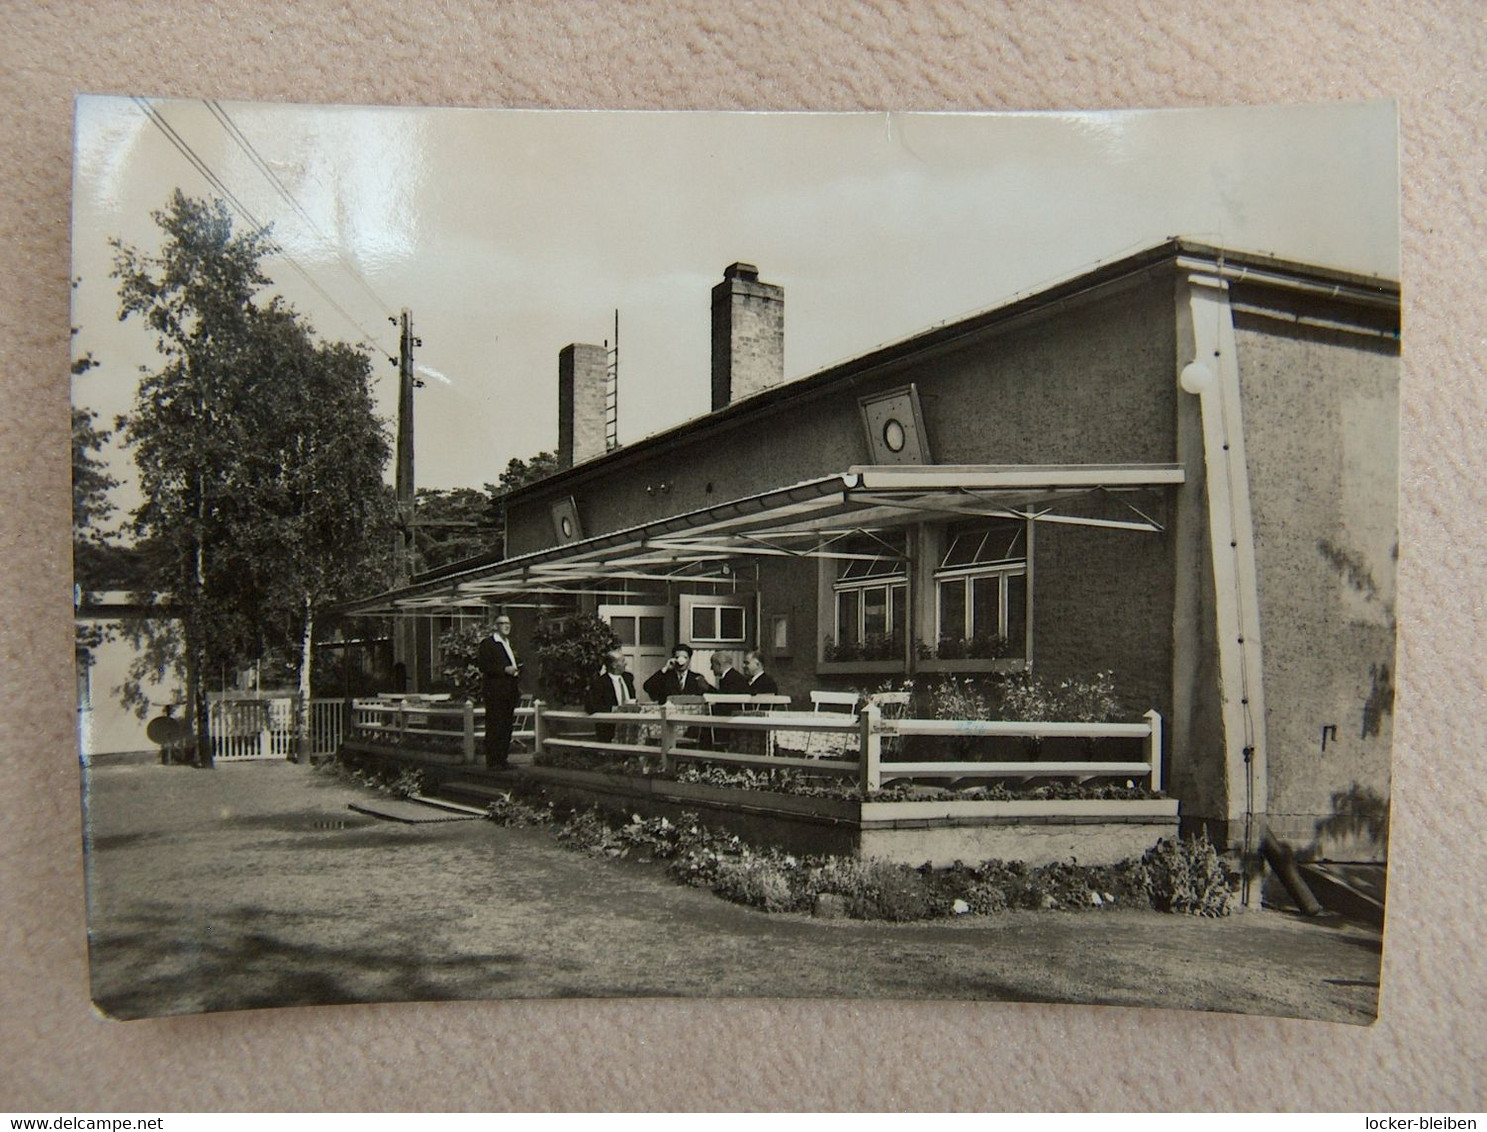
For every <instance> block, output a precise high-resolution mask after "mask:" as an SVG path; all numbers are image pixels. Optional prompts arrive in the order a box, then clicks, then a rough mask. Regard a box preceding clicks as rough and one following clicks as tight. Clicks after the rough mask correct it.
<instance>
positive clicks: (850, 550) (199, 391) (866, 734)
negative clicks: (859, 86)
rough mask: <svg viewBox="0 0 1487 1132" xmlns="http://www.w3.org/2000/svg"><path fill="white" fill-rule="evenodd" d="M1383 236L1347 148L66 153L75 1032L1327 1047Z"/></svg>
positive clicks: (188, 110)
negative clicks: (1152, 1014)
mask: <svg viewBox="0 0 1487 1132" xmlns="http://www.w3.org/2000/svg"><path fill="white" fill-rule="evenodd" d="M1398 213H1399V194H1398V161H1397V125H1396V112H1395V108H1394V106H1393V105H1392V104H1390V103H1382V102H1380V103H1361V104H1332V105H1317V106H1289V107H1276V108H1256V107H1247V108H1207V109H1193V110H1167V111H1141V112H1134V111H1120V112H1070V113H1036V114H1032V113H1029V114H928V113H926V114H913V113H911V114H899V113H893V114H737V113H700V112H688V113H650V112H615V111H605V112H598V111H509V110H489V111H481V110H450V109H432V108H430V109H418V110H410V109H390V108H361V107H347V106H335V107H331V106H326V107H319V106H293V105H279V104H265V103H235V102H219V101H215V100H197V101H187V100H161V99H151V98H145V97H138V98H122V97H86V98H82V99H80V100H79V101H78V104H77V114H76V164H75V171H74V205H73V271H72V274H73V316H72V322H73V327H74V330H73V342H74V353H73V418H72V422H73V480H74V493H73V494H74V500H73V503H74V507H73V530H74V566H75V586H74V593H75V606H76V618H75V620H76V634H75V636H76V657H77V666H76V668H77V688H78V724H79V742H80V755H81V758H80V763H81V773H82V775H83V800H84V811H85V821H84V854H85V863H86V874H87V882H88V887H87V892H88V933H89V955H90V965H91V979H92V994H93V999H94V1002H95V1004H96V1006H97V1008H98V1009H99V1010H100V1011H101V1012H102V1013H103V1014H105V1015H106V1016H108V1017H111V1018H117V1019H132V1018H142V1017H154V1016H162V1015H173V1014H184V1013H196V1012H206V1011H220V1010H234V1009H245V1008H255V1007H270V1006H298V1005H315V1004H326V1003H352V1002H393V1001H429V1000H446V999H480V998H539V997H578V996H583V997H592V996H605V997H615V996H621V997H657V996H678V995H681V996H714V997H716V996H750V997H798V996H807V997H852V998H889V999H906V998H933V999H954V1000H966V1001H975V1000H980V1001H1022V1002H1046V1003H1085V1004H1103V1005H1131V1006H1149V1007H1168V1008H1176V1009H1195V1010H1208V1011H1228V1012H1240V1013H1250V1014H1266V1015H1275V1016H1284V1017H1296V1018H1309V1019H1319V1020H1327V1021H1340V1022H1349V1023H1355V1024H1366V1023H1368V1022H1371V1021H1372V1020H1373V1019H1374V1017H1375V1016H1376V1013H1377V1003H1378V994H1379V972H1380V960H1381V954H1382V932H1383V908H1384V880H1385V875H1386V867H1387V856H1388V854H1387V845H1388V820H1389V796H1390V752H1391V746H1392V736H1393V726H1392V725H1393V672H1394V664H1395V660H1394V653H1395V621H1394V607H1395V597H1394V594H1395V588H1394V578H1395V569H1396V564H1397V557H1398V544H1397V535H1396V526H1397V493H1398V456H1397V451H1398V417H1399V413H1398V385H1399V351H1400V342H1401V337H1400V292H1399V283H1398V277H1399V250H1398V249H1399V219H1398ZM787 291H788V293H789V299H790V321H789V334H788V335H787V334H786V320H785V300H786V293H787ZM415 419H416V422H417V428H416V430H415Z"/></svg>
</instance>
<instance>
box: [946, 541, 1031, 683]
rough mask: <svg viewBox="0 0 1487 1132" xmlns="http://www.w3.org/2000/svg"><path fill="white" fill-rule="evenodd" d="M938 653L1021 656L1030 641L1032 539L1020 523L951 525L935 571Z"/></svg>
mask: <svg viewBox="0 0 1487 1132" xmlns="http://www.w3.org/2000/svg"><path fill="white" fill-rule="evenodd" d="M935 605H936V612H937V618H936V620H937V622H938V624H937V626H936V635H937V637H938V642H937V647H936V655H938V656H939V657H940V658H941V659H954V658H975V659H996V658H999V657H1020V656H1022V655H1023V654H1024V652H1025V649H1026V644H1027V541H1026V528H1025V526H1024V524H1023V523H1021V522H1007V523H994V524H992V525H990V526H982V527H962V528H951V530H950V531H948V532H947V542H946V547H945V554H944V556H943V557H942V558H941V560H940V567H939V569H938V570H936V571H935Z"/></svg>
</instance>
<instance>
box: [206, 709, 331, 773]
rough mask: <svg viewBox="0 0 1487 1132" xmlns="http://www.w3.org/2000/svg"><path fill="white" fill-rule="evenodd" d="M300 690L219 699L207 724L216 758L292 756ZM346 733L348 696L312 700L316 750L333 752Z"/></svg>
mask: <svg viewBox="0 0 1487 1132" xmlns="http://www.w3.org/2000/svg"><path fill="white" fill-rule="evenodd" d="M297 703H298V697H297V696H292V695H288V696H253V697H244V698H242V699H220V700H213V701H212V702H211V703H210V704H209V705H208V706H207V724H208V728H209V734H210V735H211V739H212V758H213V760H215V761H216V762H248V761H250V760H255V759H287V758H289V757H290V756H291V755H292V754H293V753H294V750H295V736H296V719H295V716H296V712H295V707H296V704H297ZM345 733H346V705H345V702H344V701H343V700H333V699H316V700H311V701H310V751H309V753H310V755H311V756H312V757H313V756H317V755H333V754H335V753H336V750H337V749H338V748H339V747H340V745H341V740H342V739H343V738H344V737H345Z"/></svg>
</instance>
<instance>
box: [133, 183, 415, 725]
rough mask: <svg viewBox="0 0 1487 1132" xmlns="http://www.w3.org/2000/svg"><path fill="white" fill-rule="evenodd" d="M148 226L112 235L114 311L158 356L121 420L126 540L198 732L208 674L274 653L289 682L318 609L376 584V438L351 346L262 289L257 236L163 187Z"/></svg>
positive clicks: (381, 447)
mask: <svg viewBox="0 0 1487 1132" xmlns="http://www.w3.org/2000/svg"><path fill="white" fill-rule="evenodd" d="M154 218H155V221H156V223H157V224H158V225H159V226H160V228H161V230H162V232H163V235H164V240H163V243H162V246H161V249H160V251H159V252H158V253H155V254H151V253H148V252H144V251H141V250H139V249H136V248H133V247H130V246H128V245H125V244H123V243H122V242H120V241H117V240H116V241H114V243H113V246H114V249H115V253H116V255H115V261H114V277H115V278H116V279H118V280H119V298H120V318H121V320H127V319H130V318H139V319H140V320H141V321H143V323H144V324H145V325H146V326H147V327H148V328H149V329H150V330H151V331H153V332H154V334H155V338H156V348H157V351H158V352H159V354H160V357H161V362H160V367H159V368H158V369H157V370H156V371H155V372H152V373H145V374H144V376H143V377H142V379H141V381H140V384H139V388H138V391H137V394H136V398H135V403H134V407H133V410H132V412H131V413H130V414H129V415H128V417H127V418H123V419H121V422H120V423H121V427H122V428H123V431H124V437H125V441H126V443H127V444H128V445H129V446H130V448H131V449H132V450H133V455H134V460H135V464H136V466H137V467H138V469H139V475H140V491H141V494H142V497H143V502H142V503H141V505H140V506H139V508H138V509H137V510H136V512H135V513H134V515H133V529H134V533H135V535H136V536H137V537H138V538H140V539H141V540H144V541H146V542H148V543H150V544H151V545H153V546H154V547H156V548H157V549H158V554H157V555H156V556H155V557H154V563H153V578H152V581H153V588H154V589H155V590H157V591H158V592H162V593H165V594H168V595H169V600H170V603H171V606H172V608H173V610H174V612H175V613H176V614H177V615H178V616H179V618H180V621H181V627H182V631H181V636H180V650H179V655H180V657H181V659H182V660H183V661H184V663H185V667H186V669H187V671H188V681H189V682H190V684H191V685H192V692H191V695H192V698H193V701H194V704H195V715H196V719H197V734H198V735H202V734H204V733H205V698H204V695H203V693H202V688H203V685H204V679H205V677H206V676H207V675H211V676H212V677H214V678H215V677H216V676H217V674H218V673H220V672H230V671H232V670H234V669H236V668H237V667H239V666H241V665H245V664H249V663H251V662H253V661H255V660H258V659H259V658H261V657H263V656H265V655H266V654H269V653H270V652H273V651H279V652H281V653H286V654H288V655H291V656H293V655H296V654H299V655H300V656H301V663H300V665H299V667H300V668H301V670H302V676H301V680H302V685H303V683H304V682H305V681H306V680H307V678H308V673H309V668H310V660H311V654H310V651H309V650H310V646H311V644H312V642H313V634H314V631H315V627H316V625H317V622H318V621H320V620H321V619H322V617H323V614H324V612H325V609H326V606H327V605H329V604H330V603H332V602H334V601H336V600H339V599H340V598H342V597H345V596H349V595H350V594H351V593H353V592H355V591H356V590H358V589H360V588H364V587H367V586H372V585H380V584H383V583H384V582H385V579H386V568H387V566H388V564H389V562H390V557H391V549H392V545H393V543H392V534H391V530H392V527H391V522H392V515H393V509H392V500H391V492H390V490H389V489H388V488H387V487H386V486H385V484H384V483H383V479H382V473H383V469H384V467H385V465H386V462H387V457H388V452H389V445H388V441H387V436H386V428H385V426H384V425H383V423H382V422H381V421H380V420H379V419H378V418H377V416H376V414H375V412H374V408H373V401H372V395H371V387H370V372H371V370H370V362H369V361H368V359H367V357H366V355H365V354H364V353H362V352H361V351H359V350H357V349H354V348H352V347H350V346H347V345H344V344H341V343H331V344H326V343H322V342H319V341H317V340H316V338H315V336H314V333H313V330H312V328H311V327H310V325H309V324H308V323H307V322H306V321H305V320H304V319H303V318H302V317H301V316H300V315H299V314H298V313H296V312H295V311H294V310H293V309H292V308H291V307H289V306H288V305H287V304H286V303H285V302H284V301H283V300H282V299H281V298H279V297H278V296H274V297H272V298H268V299H264V298H263V297H262V292H263V290H264V289H265V288H266V287H268V286H269V285H270V283H271V280H270V279H269V277H268V275H267V274H266V273H265V271H264V269H263V260H264V259H265V257H266V256H267V255H268V254H269V251H270V245H269V243H268V240H267V237H266V234H265V233H264V232H261V231H259V232H234V230H233V224H232V218H231V216H230V214H229V213H228V211H227V208H226V206H225V205H223V204H222V202H220V201H213V202H210V203H209V202H204V201H198V200H194V199H192V198H190V197H187V196H185V195H184V194H182V193H181V192H180V191H179V190H177V191H176V192H175V194H174V195H173V196H172V197H171V199H170V201H169V203H168V204H167V206H166V207H165V208H164V209H163V210H161V211H159V212H156V213H155V214H154Z"/></svg>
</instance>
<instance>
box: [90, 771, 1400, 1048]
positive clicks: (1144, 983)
mask: <svg viewBox="0 0 1487 1132" xmlns="http://www.w3.org/2000/svg"><path fill="white" fill-rule="evenodd" d="M369 796H370V795H369V793H368V792H366V791H363V790H360V789H359V788H356V787H353V786H348V785H346V784H345V783H344V782H342V781H340V780H337V779H335V778H333V777H330V776H328V775H325V774H320V773H316V772H314V771H311V770H309V769H307V768H305V767H302V766H296V765H292V764H286V763H246V764H238V765H227V766H222V767H220V768H219V769H217V770H215V771H197V770H191V769H188V768H184V767H163V766H160V765H158V764H136V765H122V766H109V765H101V766H99V765H95V766H94V767H93V768H91V769H90V772H89V780H88V813H89V827H90V830H91V852H90V855H89V862H88V866H89V884H90V889H89V912H90V919H89V930H90V936H91V960H92V978H93V994H94V999H95V1001H96V1002H97V1003H98V1005H99V1006H100V1008H101V1009H103V1010H104V1011H105V1012H106V1013H108V1014H110V1015H112V1016H114V1017H120V1018H130V1017H145V1016H156V1015H165V1014H181V1013H193V1012H200V1011H212V1010H230V1009H239V1008H248V1007H264V1006H291V1005H312V1004H321V1003H346V1002H388V1001H412V1000H444V999H483V998H546V997H614V996H627V997H656V996H688V995H699V996H700V995H708V996H747V997H881V998H895V999H905V998H938V999H959V1000H982V1001H1015V1002H1064V1003H1091V1004H1108V1005H1125V1006H1146V1007H1180V1008H1190V1009H1198V1010H1209V1011H1215V1010H1216V1011H1236V1012H1241V1013H1256V1014H1275V1015H1282V1016H1290V1017H1305V1018H1318V1019H1326V1020H1331V1021H1338V1022H1351V1023H1367V1022H1369V1021H1371V1020H1372V1018H1373V1016H1374V1014H1375V1010H1376V1004H1377V996H1378V980H1379V969H1380V954H1381V939H1380V936H1379V934H1378V933H1377V932H1374V931H1370V930H1368V929H1366V928H1362V927H1358V926H1355V925H1350V924H1346V923H1343V922H1341V921H1336V920H1333V921H1328V922H1317V921H1307V920H1302V919H1300V918H1297V917H1293V916H1290V915H1287V914H1284V913H1280V912H1273V911H1256V912H1247V913H1244V914H1242V915H1238V916H1234V917H1230V918H1228V919H1225V920H1217V921H1212V920H1196V919H1189V918H1186V917H1181V916H1168V915H1162V914H1159V913H1155V912H1149V911H1137V910H1134V909H1125V910H1122V909H1115V910H1107V911H1100V912H1095V911H1090V912H1079V913H1074V912H1039V913H1031V912H1027V913H1021V912H1019V913H1006V914H1002V915H998V916H993V917H986V918H982V917H975V916H967V917H965V918H963V919H959V920H955V921H948V922H947V921H935V922H931V923H924V924H910V925H888V924H875V923H860V922H855V921H846V920H833V921H822V920H813V919H810V918H808V917H803V916H771V915H767V914H765V913H762V912H755V911H752V910H750V909H747V908H742V907H739V906H736V905H732V904H728V903H725V902H724V901H722V900H719V899H718V898H716V897H714V896H712V895H711V894H710V893H708V892H705V891H701V890H697V889H689V888H685V887H681V886H679V885H677V884H675V883H673V882H672V881H671V880H670V879H668V878H667V877H666V876H665V875H664V872H663V871H662V869H661V867H660V866H659V865H654V864H651V865H647V864H641V863H638V862H633V861H602V862H596V861H594V860H592V859H590V858H588V857H585V856H583V855H581V854H579V853H575V852H573V851H570V850H568V849H566V848H564V847H563V846H561V845H559V844H558V843H557V842H555V841H554V839H553V838H552V837H551V836H550V834H548V833H547V832H546V831H544V830H541V829H505V828H500V827H497V826H494V825H492V824H491V823H489V822H485V821H480V820H473V821H464V822H460V821H456V822H450V823H444V824H434V825H401V824H397V823H393V822H383V821H378V820H376V819H374V818H371V817H368V816H365V815H361V814H357V813H354V812H353V811H351V810H349V809H348V808H347V807H348V803H350V802H354V801H358V800H365V799H367V798H368V797H369Z"/></svg>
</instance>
